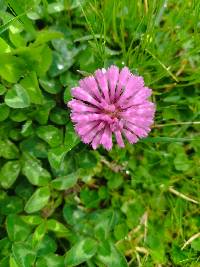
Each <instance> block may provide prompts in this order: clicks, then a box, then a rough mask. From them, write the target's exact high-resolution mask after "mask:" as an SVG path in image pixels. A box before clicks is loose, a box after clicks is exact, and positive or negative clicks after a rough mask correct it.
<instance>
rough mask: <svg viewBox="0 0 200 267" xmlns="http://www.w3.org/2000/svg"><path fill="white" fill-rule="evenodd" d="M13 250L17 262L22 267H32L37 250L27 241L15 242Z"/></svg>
mask: <svg viewBox="0 0 200 267" xmlns="http://www.w3.org/2000/svg"><path fill="white" fill-rule="evenodd" d="M12 252H13V255H14V258H15V260H16V262H17V263H18V264H19V266H20V267H32V266H34V262H35V257H36V255H35V252H34V251H33V250H32V247H31V246H30V245H28V244H26V243H24V242H23V243H14V244H13V246H12Z"/></svg>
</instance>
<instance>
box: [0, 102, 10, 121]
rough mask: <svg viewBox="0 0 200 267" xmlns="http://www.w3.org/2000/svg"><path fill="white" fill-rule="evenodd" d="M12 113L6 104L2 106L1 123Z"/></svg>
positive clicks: (0, 106)
mask: <svg viewBox="0 0 200 267" xmlns="http://www.w3.org/2000/svg"><path fill="white" fill-rule="evenodd" d="M9 113H10V109H9V107H8V106H7V105H6V104H0V122H1V121H5V120H6V119H7V118H8V116H9Z"/></svg>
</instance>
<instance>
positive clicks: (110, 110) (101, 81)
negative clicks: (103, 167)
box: [68, 66, 155, 150]
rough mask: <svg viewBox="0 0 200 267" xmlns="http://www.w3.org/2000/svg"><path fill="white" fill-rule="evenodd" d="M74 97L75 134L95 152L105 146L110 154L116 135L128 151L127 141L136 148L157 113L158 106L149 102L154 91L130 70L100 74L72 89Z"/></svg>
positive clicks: (71, 103)
mask: <svg viewBox="0 0 200 267" xmlns="http://www.w3.org/2000/svg"><path fill="white" fill-rule="evenodd" d="M72 95H73V97H74V99H72V100H71V101H69V103H68V107H70V108H71V110H72V113H71V119H72V121H73V122H74V123H75V130H76V132H77V133H78V135H79V136H80V137H81V140H82V141H83V142H84V143H86V144H91V145H92V147H93V149H96V148H97V147H98V146H99V145H102V146H104V147H105V148H106V149H107V150H110V149H111V148H112V145H113V143H112V134H114V135H115V138H116V141H117V143H118V145H119V146H120V147H124V141H123V137H125V138H126V139H127V140H128V141H129V142H130V143H131V144H134V143H136V142H137V141H138V140H139V138H143V137H146V136H147V135H148V133H149V132H150V130H151V129H150V126H151V125H152V123H153V118H154V113H155V105H154V104H153V103H152V102H150V101H149V100H148V98H149V97H150V95H151V89H149V88H148V87H145V85H144V81H143V78H142V77H141V76H136V75H133V74H132V73H131V72H130V70H129V69H128V68H127V67H124V68H123V69H122V70H121V71H120V70H119V68H118V67H116V66H111V67H110V68H108V69H107V70H105V69H98V70H96V72H95V73H94V75H93V76H89V77H86V78H84V79H82V80H80V81H79V87H75V88H72Z"/></svg>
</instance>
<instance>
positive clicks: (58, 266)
mask: <svg viewBox="0 0 200 267" xmlns="http://www.w3.org/2000/svg"><path fill="white" fill-rule="evenodd" d="M63 266H65V265H64V257H63V256H58V255H57V254H48V255H47V256H44V257H43V258H42V259H41V258H40V259H38V261H37V263H36V267H63Z"/></svg>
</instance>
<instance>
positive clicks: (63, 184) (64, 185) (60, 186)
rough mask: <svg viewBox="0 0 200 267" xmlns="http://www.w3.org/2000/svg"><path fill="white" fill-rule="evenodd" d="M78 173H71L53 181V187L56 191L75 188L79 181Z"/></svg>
mask: <svg viewBox="0 0 200 267" xmlns="http://www.w3.org/2000/svg"><path fill="white" fill-rule="evenodd" d="M78 177H79V175H78V173H71V174H70V175H67V176H62V177H58V178H56V179H54V180H53V181H51V185H52V187H53V188H55V189H56V190H67V189H69V188H72V187H73V186H75V184H76V183H77V180H78Z"/></svg>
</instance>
